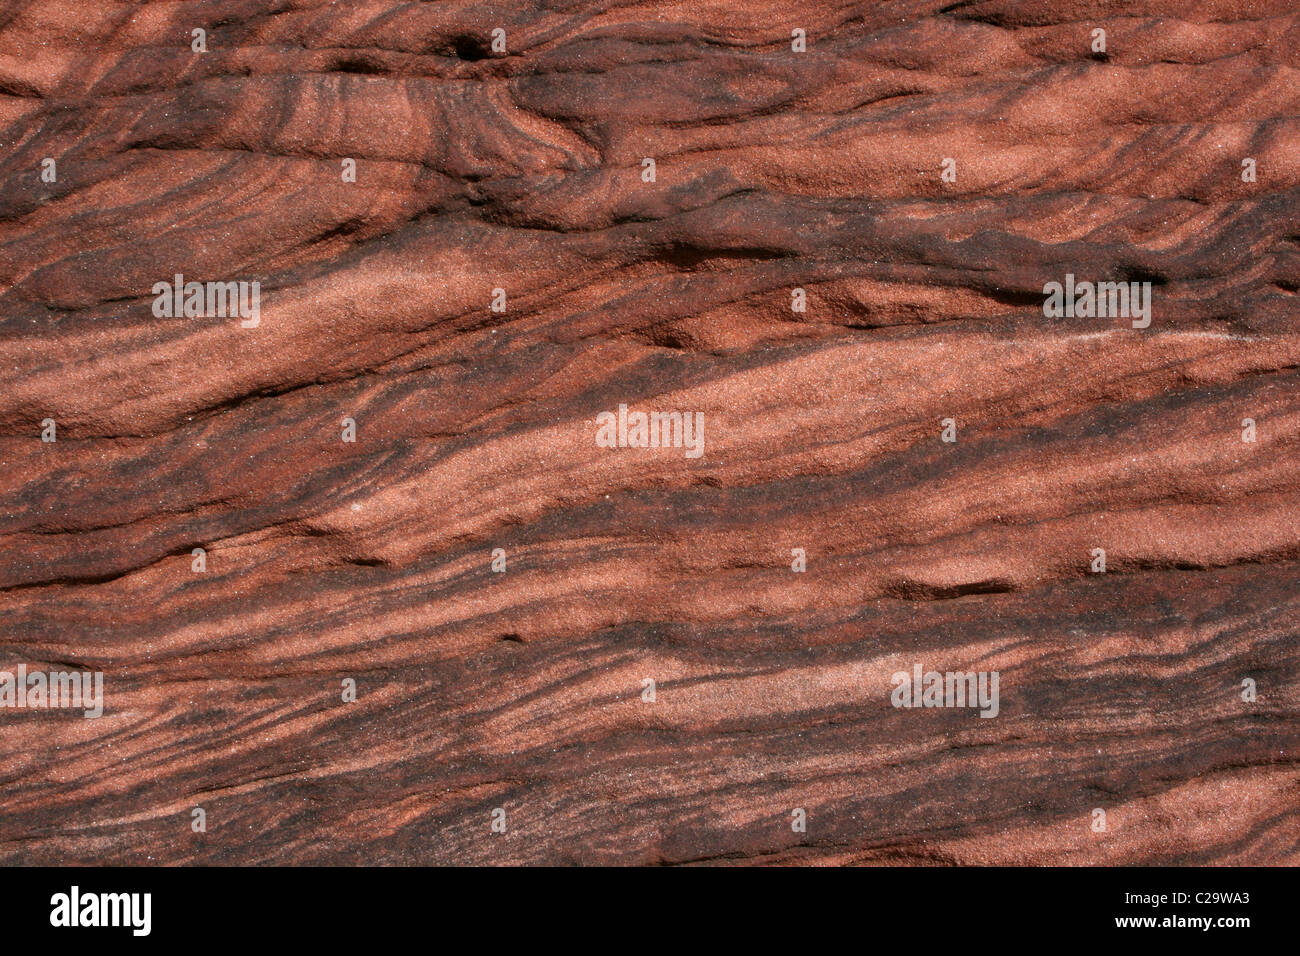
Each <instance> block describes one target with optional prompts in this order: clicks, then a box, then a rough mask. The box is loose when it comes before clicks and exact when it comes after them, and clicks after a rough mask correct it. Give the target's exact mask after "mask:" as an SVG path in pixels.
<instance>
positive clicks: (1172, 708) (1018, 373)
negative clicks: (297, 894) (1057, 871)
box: [0, 0, 1300, 864]
mask: <svg viewBox="0 0 1300 956" xmlns="http://www.w3.org/2000/svg"><path fill="white" fill-rule="evenodd" d="M0 20H2V24H0V111H2V112H0V155H2V156H3V163H2V166H0V169H2V171H3V176H4V188H3V190H0V290H2V292H0V485H2V487H3V494H4V502H5V508H4V509H3V514H2V520H3V525H2V526H0V622H2V624H3V627H2V629H0V670H5V671H11V672H12V671H15V670H16V668H17V667H18V666H19V665H24V666H25V667H26V668H27V669H28V670H29V671H47V672H48V671H67V672H73V671H93V672H102V674H103V715H102V716H100V717H98V718H95V719H87V718H85V717H84V716H83V714H82V712H81V711H80V710H68V709H50V708H48V707H47V708H45V709H40V708H37V707H27V708H23V707H18V706H14V707H3V708H0V862H3V863H7V864H35V863H60V862H74V863H113V864H117V863H131V864H136V863H150V862H152V863H168V864H174V863H208V864H212V863H216V864H226V863H252V862H257V863H272V864H284V863H407V864H409V863H566V862H578V863H635V864H644V863H668V864H679V863H692V862H706V861H717V862H762V863H804V862H807V863H882V862H899V863H950V862H957V863H1025V864H1039V863H1060V862H1069V863H1134V864H1139V863H1140V864H1151V863H1180V864H1196V863H1270V864H1271V863H1290V864H1295V863H1300V841H1298V840H1297V816H1298V815H1300V763H1298V758H1297V754H1298V751H1297V747H1298V746H1300V641H1298V640H1297V636H1298V635H1300V510H1298V509H1297V501H1298V495H1297V493H1298V492H1300V457H1298V456H1297V449H1298V445H1300V398H1298V392H1297V386H1300V300H1298V299H1297V289H1298V285H1300V119H1298V117H1300V82H1298V77H1300V74H1298V72H1297V71H1298V68H1300V16H1298V15H1297V13H1296V8H1295V5H1294V3H1292V2H1290V0H1259V2H1250V3H1240V2H1233V3H1229V2H1226V0H1203V2H1197V0H1192V2H1183V0H1178V2H1175V0H1147V2H1135V3H1131V4H1127V5H1124V7H1123V9H1120V8H1119V6H1118V5H1116V4H1110V3H1100V2H1097V0H1067V2H1047V0H1042V2H1028V3H1023V2H1015V3H1013V2H1010V0H1007V2H997V0H991V2H966V3H941V2H937V0H936V2H919V0H902V2H885V3H859V4H851V3H836V2H808V3H800V4H793V5H792V4H788V3H775V2H761V0H760V2H753V3H750V2H740V0H701V2H693V3H681V4H674V3H669V4H658V3H649V2H635V0H634V2H631V3H627V4H615V5H611V4H601V3H594V2H590V0H567V2H566V0H559V2H555V3H545V4H543V3H538V2H521V3H514V2H511V3H502V4H498V5H479V4H468V3H439V4H407V3H397V2H394V0H363V2H358V3H345V4H335V3H326V2H321V0H236V2H225V0H220V2H204V3H197V2H193V3H150V4H103V3H92V2H89V0H50V2H43V3H37V4H11V5H9V7H8V9H7V10H6V11H5V12H4V14H3V17H2V18H0ZM1098 29H1100V30H1104V31H1105V36H1104V49H1098V48H1097V47H1098V39H1099V38H1098V37H1097V36H1096V35H1095V34H1094V30H1098ZM196 30H202V31H203V32H202V33H201V34H195V32H194V31H196ZM497 30H500V31H503V33H495V34H494V31H497ZM796 31H802V36H800V35H799V34H797V33H796ZM502 47H503V48H502ZM800 47H803V48H802V49H798V48H800ZM349 160H350V161H351V162H350V163H349V162H348V161H349ZM646 160H652V161H653V163H647V162H646ZM1248 160H1249V161H1250V162H1247V161H1248ZM350 170H351V171H352V172H354V177H353V178H349V172H350ZM353 179H354V181H353ZM177 275H181V276H183V277H184V279H183V280H182V282H181V302H180V305H181V308H180V309H179V310H177V309H176V308H174V306H175V305H176V299H175V297H174V296H173V295H172V293H170V292H158V291H155V290H156V286H157V285H158V284H159V283H165V284H170V283H173V282H174V281H175V276H177ZM1067 276H1068V277H1069V279H1068V280H1067ZM189 282H199V283H207V282H213V283H217V282H220V283H226V282H231V283H247V285H245V286H231V287H230V289H231V291H232V292H233V291H234V290H236V289H239V290H240V291H245V292H249V291H250V290H252V286H251V283H253V282H257V283H258V286H257V290H256V291H257V294H258V296H259V298H258V300H257V301H258V303H259V306H258V310H257V313H256V315H253V314H251V313H250V312H248V311H247V310H244V311H237V310H235V309H233V308H228V309H227V310H226V311H225V312H224V313H221V312H220V310H218V312H217V313H215V314H214V311H213V309H212V308H210V306H211V303H210V302H208V301H207V299H206V298H203V301H202V302H199V301H198V300H197V299H196V300H195V309H194V311H197V312H199V314H186V313H187V310H186V304H187V302H188V300H189V298H190V296H189V295H188V293H187V290H186V288H185V284H186V283H189ZM1067 282H1068V283H1069V284H1071V285H1072V286H1074V287H1075V289H1074V290H1073V291H1074V293H1075V294H1074V295H1073V296H1071V297H1069V298H1070V302H1069V304H1070V305H1074V306H1077V307H1076V308H1073V309H1070V310H1069V312H1070V314H1065V312H1064V304H1063V306H1062V308H1063V311H1062V314H1060V315H1059V316H1058V315H1048V314H1045V313H1047V312H1050V311H1051V309H1050V308H1048V307H1047V304H1046V300H1047V299H1048V297H1049V296H1048V294H1045V291H1044V290H1045V287H1046V286H1048V284H1050V283H1059V284H1060V285H1061V286H1062V289H1063V291H1064V287H1065V285H1066V284H1067ZM1099 282H1116V283H1119V282H1122V283H1126V284H1127V283H1136V285H1135V286H1133V287H1132V288H1133V289H1134V290H1135V292H1136V296H1135V298H1134V300H1133V301H1132V302H1131V303H1130V306H1132V310H1133V311H1134V312H1135V315H1134V316H1130V315H1128V314H1121V315H1114V314H1106V315H1099V314H1096V313H1097V311H1098V310H1097V309H1096V307H1095V304H1094V306H1093V307H1092V308H1088V306H1087V305H1086V304H1084V303H1083V302H1082V300H1080V299H1079V296H1080V295H1081V293H1079V292H1078V289H1079V288H1081V284H1083V283H1094V284H1095V283H1099ZM1144 283H1149V285H1144ZM1129 288H1130V287H1129V286H1127V285H1126V286H1125V289H1126V290H1127V289H1129ZM1143 289H1148V290H1149V298H1148V299H1146V300H1145V301H1146V303H1147V304H1148V305H1149V306H1150V308H1149V325H1145V326H1143V325H1142V318H1141V317H1140V316H1139V315H1136V312H1137V311H1138V305H1139V302H1140V300H1142V298H1143V292H1142V290H1143ZM204 290H205V291H206V287H204ZM800 307H802V308H800ZM1089 313H1092V314H1089ZM620 406H626V408H625V410H624V411H623V413H622V415H620ZM649 412H664V413H672V412H676V413H678V415H679V416H686V417H684V418H680V417H679V419H677V420H676V421H674V420H671V419H665V420H664V422H659V421H658V420H657V421H656V424H657V425H662V427H663V428H672V429H673V435H672V437H673V438H682V439H683V441H681V442H678V443H676V444H674V443H673V442H668V444H669V445H670V446H672V447H658V448H655V447H644V448H643V447H606V446H607V445H609V444H611V443H612V444H613V445H615V446H627V445H629V444H631V445H633V446H634V445H635V444H636V442H637V438H638V430H637V429H638V424H639V419H638V417H637V415H638V413H649ZM620 419H621V420H620ZM1247 420H1249V423H1248V422H1247ZM678 421H680V422H681V423H682V425H681V426H679V425H678V424H677V422H678ZM611 422H613V424H612V425H611ZM688 422H689V423H693V432H692V437H693V439H694V440H695V444H696V446H698V447H697V448H696V450H697V451H698V454H694V453H693V451H692V447H690V445H689V444H688V443H687V442H686V441H685V440H684V436H683V434H682V432H683V431H684V425H685V424H686V423H688ZM47 423H49V424H47ZM602 429H605V431H604V438H605V439H606V440H604V441H601V440H600V439H601V436H602ZM660 437H663V436H662V435H661V436H660ZM50 438H53V439H54V440H47V439H50ZM349 438H351V439H352V440H347V439H349ZM947 439H951V440H947ZM661 444H664V443H663V442H661ZM677 445H680V447H677ZM196 549H201V551H200V552H199V553H198V554H196V553H195V552H196ZM498 549H499V550H498ZM1101 551H1104V562H1105V564H1104V568H1105V570H1104V571H1102V570H1101V564H1100V563H1099V562H1100V561H1101V557H1100V555H1099V552H1101ZM494 565H495V567H494ZM800 567H802V570H799V568H800ZM502 568H504V570H502ZM917 668H919V669H920V671H921V672H922V674H925V673H928V672H930V671H935V672H940V673H944V672H950V671H951V672H980V673H983V674H991V673H992V672H997V674H998V675H999V679H1000V682H999V699H998V705H997V715H996V717H994V718H993V719H985V718H984V717H982V716H981V713H982V712H981V710H979V709H977V708H973V707H970V706H965V707H962V706H954V707H926V706H922V707H904V706H895V704H896V703H897V702H898V697H897V693H898V687H897V686H896V684H897V683H898V682H897V681H896V679H895V677H894V675H896V674H902V675H908V676H910V675H912V674H913V673H914V672H915V670H916V669H917ZM349 682H351V683H353V684H354V685H355V700H345V697H347V696H348V695H349V690H348V687H349ZM651 682H653V683H651ZM900 686H901V685H900ZM1251 688H1253V689H1254V693H1252V692H1251ZM1252 698H1253V699H1252ZM29 702H30V700H29ZM984 712H985V713H986V712H987V708H986V709H985V711H984ZM196 808H202V809H203V811H204V815H205V819H206V825H205V827H202V828H200V827H199V826H198V825H197V823H196V817H195V814H194V811H195V809H196ZM1099 810H1100V811H1104V814H1105V816H1104V824H1105V826H1104V829H1103V828H1102V827H1101V826H1099V821H1101V820H1103V818H1102V817H1098V816H1097V814H1096V811H1099ZM502 811H503V812H502ZM800 811H801V812H802V816H801V814H800ZM494 824H495V826H494Z"/></svg>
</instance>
